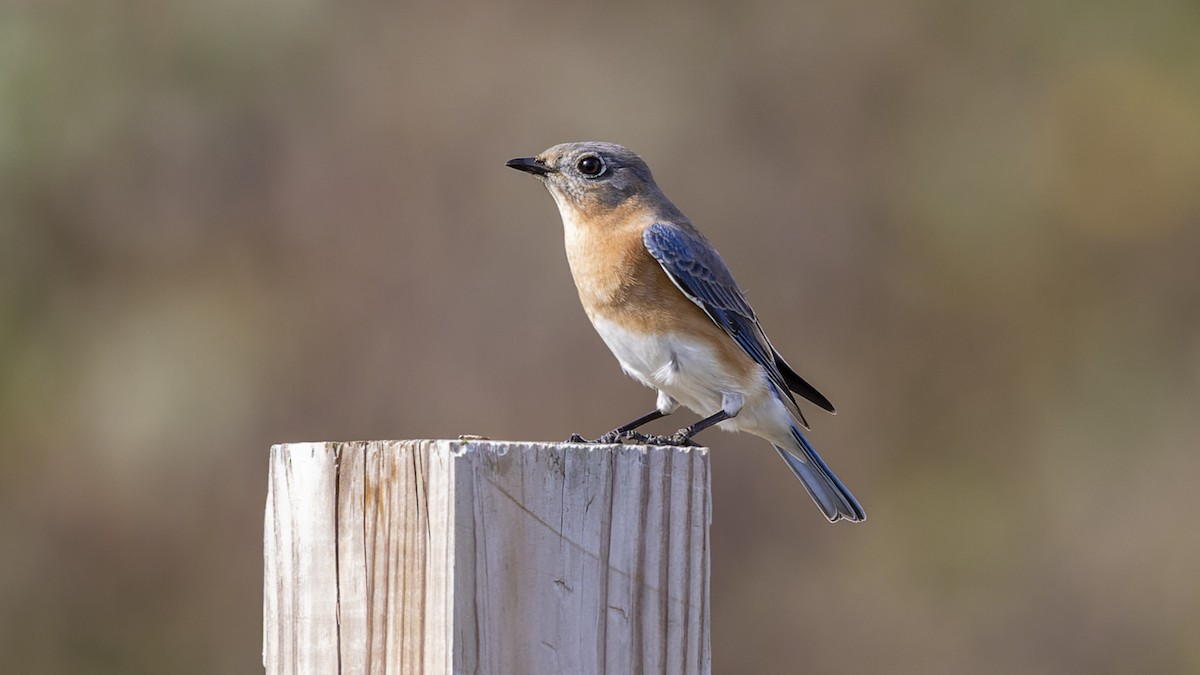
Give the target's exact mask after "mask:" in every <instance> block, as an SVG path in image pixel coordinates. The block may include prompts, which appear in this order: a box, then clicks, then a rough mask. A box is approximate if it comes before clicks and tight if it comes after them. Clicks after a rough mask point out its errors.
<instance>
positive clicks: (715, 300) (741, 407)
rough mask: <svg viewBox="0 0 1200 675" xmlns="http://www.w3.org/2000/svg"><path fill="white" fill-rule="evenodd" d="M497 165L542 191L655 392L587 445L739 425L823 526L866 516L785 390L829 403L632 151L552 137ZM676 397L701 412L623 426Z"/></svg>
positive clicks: (587, 284) (607, 337) (575, 266)
mask: <svg viewBox="0 0 1200 675" xmlns="http://www.w3.org/2000/svg"><path fill="white" fill-rule="evenodd" d="M507 166H510V167H512V168H514V169H518V170H520V171H525V172H527V173H531V174H533V175H534V176H537V177H538V178H539V179H541V181H542V183H544V184H545V186H546V188H547V189H548V190H549V191H550V195H551V196H552V197H554V201H555V203H557V204H558V211H559V214H560V215H561V216H562V221H563V229H564V232H565V237H566V247H567V260H568V261H569V263H570V266H571V275H572V276H573V277H574V278H575V285H576V287H578V289H579V299H580V301H582V303H583V309H584V311H586V312H587V315H588V318H589V319H591V321H592V325H593V326H595V328H596V331H597V332H598V333H599V334H600V337H601V338H602V339H603V340H604V343H605V344H607V345H608V348H609V349H610V350H612V353H613V355H615V356H616V357H617V360H618V361H620V362H621V368H623V369H624V370H625V372H626V373H628V374H629V375H630V376H631V377H633V378H634V379H636V380H638V381H639V382H641V383H642V384H644V385H646V386H647V387H650V388H652V389H655V390H657V391H658V401H657V407H656V409H655V410H654V411H652V412H650V413H648V414H646V415H644V416H642V417H640V418H638V419H636V420H634V421H632V422H630V423H629V424H625V425H622V426H620V427H617V428H616V429H613V430H612V431H610V432H609V433H607V434H605V435H604V436H601V437H600V438H599V439H597V440H598V441H599V442H616V441H619V440H622V439H629V438H634V439H638V440H643V441H647V440H648V441H651V442H656V443H662V442H667V443H674V444H687V443H690V439H691V437H692V436H693V435H695V434H696V433H698V432H700V431H702V430H704V429H707V428H708V427H710V426H713V425H718V426H719V427H721V428H722V429H725V430H727V431H739V430H740V431H748V432H750V433H752V434H754V435H756V436H759V437H761V438H764V439H766V440H767V441H770V443H771V444H772V445H774V446H775V449H776V450H777V451H779V456H780V457H782V458H783V460H784V461H785V462H787V465H788V467H789V468H791V470H792V472H793V473H795V474H796V477H797V478H799V479H800V482H801V483H803V484H804V487H805V489H806V490H808V494H809V495H810V496H811V497H812V498H813V501H814V502H816V503H817V506H819V507H820V508H821V511H822V512H824V513H825V517H826V518H828V519H829V520H830V522H833V521H836V520H839V519H843V518H844V519H846V520H849V521H851V522H859V521H862V520H864V519H865V518H866V516H865V515H864V514H863V510H862V507H861V506H859V505H858V502H857V501H856V500H855V499H854V496H853V495H851V494H850V491H849V490H847V489H846V486H844V485H842V482H841V481H840V480H838V478H837V476H835V475H833V472H832V471H830V470H829V467H827V466H825V462H823V461H821V458H820V457H819V456H818V455H817V452H816V451H815V450H813V447H812V446H811V445H809V443H808V440H807V439H805V438H804V435H803V434H802V433H801V427H804V428H805V429H807V428H808V423H807V422H806V421H805V419H804V415H803V414H802V413H801V411H800V407H799V405H797V403H796V399H795V397H793V395H792V392H795V393H797V394H799V395H800V396H802V397H804V398H806V399H808V400H809V401H811V402H812V403H814V404H816V405H817V406H818V407H820V408H824V409H825V410H827V411H829V412H831V413H832V412H834V409H833V404H831V403H830V402H829V399H827V398H825V397H824V396H823V395H822V394H821V393H820V392H818V391H817V390H816V388H814V387H813V386H812V385H810V384H809V383H808V382H805V381H804V379H803V378H801V377H800V376H799V375H797V374H796V372H795V371H794V370H792V368H791V366H789V365H788V364H787V362H786V361H784V360H783V357H782V356H780V355H779V352H777V351H775V348H774V347H773V346H772V345H771V341H770V340H768V339H767V336H766V334H765V333H764V332H763V330H762V327H761V326H759V323H758V319H757V317H755V315H754V310H752V309H751V308H750V304H749V303H748V302H747V301H746V297H745V296H744V295H743V294H742V291H741V290H740V289H739V288H738V285H737V282H735V281H734V279H733V275H732V274H731V273H730V272H729V268H728V267H726V266H725V262H724V261H723V260H721V256H720V255H719V254H718V253H717V251H716V249H714V248H713V246H712V244H710V243H709V241H708V239H707V238H705V236H704V235H703V234H701V233H700V231H699V230H697V229H696V227H695V226H693V225H692V222H691V221H690V220H688V219H687V217H686V216H684V215H683V213H682V212H680V210H679V209H678V208H676V207H675V205H674V204H672V203H671V201H670V200H668V199H667V197H666V195H664V194H663V193H662V190H660V189H659V187H658V185H657V184H655V182H654V178H653V176H651V175H650V168H649V167H648V166H646V163H645V162H644V161H642V158H641V157H638V156H637V155H636V154H634V153H633V152H631V151H630V150H628V149H626V148H624V147H622V146H619V145H614V144H612V143H593V142H586V143H564V144H562V145H556V146H554V147H552V148H550V149H548V150H546V151H545V152H543V153H542V154H540V155H538V156H537V157H520V158H517V159H512V160H509V161H508V162H507ZM680 404H683V405H684V406H687V407H688V408H690V409H691V410H692V411H694V412H695V413H697V414H698V415H700V416H701V417H702V418H703V419H701V420H700V421H699V422H697V423H695V424H693V425H691V426H689V427H686V428H684V429H680V430H679V432H677V433H676V434H674V435H673V436H670V437H666V438H664V437H660V436H644V435H642V434H638V433H636V432H635V431H634V429H637V428H638V427H640V426H641V425H643V424H645V423H647V422H649V421H651V420H655V419H658V418H660V417H663V416H665V415H669V414H670V413H672V412H674V411H675V410H676V409H677V408H678V407H679V405H680ZM572 440H583V439H582V438H580V437H578V436H572Z"/></svg>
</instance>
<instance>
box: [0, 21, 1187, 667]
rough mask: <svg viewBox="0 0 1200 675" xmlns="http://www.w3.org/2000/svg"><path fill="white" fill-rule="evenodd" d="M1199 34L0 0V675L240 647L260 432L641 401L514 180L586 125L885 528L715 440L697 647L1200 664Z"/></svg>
mask: <svg viewBox="0 0 1200 675" xmlns="http://www.w3.org/2000/svg"><path fill="white" fill-rule="evenodd" d="M1197 35H1200V10H1198V9H1197V5H1196V4H1195V3H1193V2H1184V1H1179V2H1151V3H1105V2H1060V3H1044V2H1036V1H1033V0H1015V1H1012V2H996V3H987V4H985V3H959V2H950V1H919V2H918V1H912V2H903V3H897V2H892V1H890V0H866V1H864V2H856V3H845V2H839V1H837V0H822V1H818V2H803V3H799V2H755V1H753V0H751V1H748V2H739V3H736V4H734V3H730V4H729V5H724V4H721V3H682V2H681V3H678V4H669V3H668V4H660V3H652V4H645V3H622V2H589V3H571V4H566V3H537V2H512V3H499V2H483V1H479V2H475V3H443V4H440V5H435V4H434V3H420V4H417V3H399V2H394V3H384V2H376V3H369V2H368V3H360V4H356V5H355V6H349V5H347V4H343V3H333V2H319V1H317V0H308V1H302V0H293V1H290V2H283V1H280V0H255V1H251V2H247V1H244V0H203V1H201V0H195V1H190V2H185V1H183V0H177V1H175V2H165V3H164V2H155V1H150V0H127V1H121V2H107V3H80V2H74V3H68V2H57V1H51V0H45V1H41V0H38V1H34V0H29V1H25V2H21V1H17V2H9V3H6V4H5V5H4V8H3V9H0V542H2V543H0V607H2V608H3V609H2V611H0V654H3V655H4V656H3V659H4V663H5V669H6V670H7V671H9V672H14V673H137V672H145V673H178V674H188V673H254V672H258V669H259V665H258V664H259V649H260V639H261V628H260V621H261V543H260V542H261V527H262V507H263V501H264V497H265V494H264V491H265V484H266V482H265V479H266V476H265V469H266V451H267V448H268V446H269V445H270V444H271V443H273V442H280V441H296V440H324V439H361V438H421V437H453V436H455V435H457V434H459V433H477V434H485V435H488V436H491V437H494V438H506V439H531V440H532V439H539V440H541V439H545V440H551V439H561V438H564V437H565V436H566V435H567V434H568V433H570V432H572V431H579V432H582V433H585V434H597V433H600V432H602V431H604V430H606V429H607V428H609V427H610V426H612V425H613V424H615V423H617V422H619V421H623V420H625V419H628V418H630V417H633V416H634V415H636V414H640V413H641V412H644V411H645V410H647V409H648V408H649V406H650V405H651V404H652V402H653V395H652V394H651V392H649V391H648V390H644V389H642V388H641V387H639V386H638V385H637V384H635V383H634V382H632V381H630V380H627V379H626V378H624V377H623V376H622V375H621V373H620V371H619V369H618V367H617V365H616V363H615V361H614V360H613V359H612V357H611V356H610V355H609V354H608V353H607V352H606V350H605V349H604V346H603V345H602V344H601V342H600V340H599V339H598V338H597V337H596V336H595V335H594V333H593V332H592V330H591V328H590V326H589V325H588V324H587V322H586V320H585V318H584V316H583V313H582V311H581V310H580V309H579V307H578V304H577V299H576V297H575V294H574V289H573V288H572V287H571V283H570V279H569V276H568V271H567V267H566V262H565V259H564V256H563V253H562V241H561V226H560V225H559V222H558V216H557V213H556V212H555V209H554V206H553V204H552V202H551V200H550V198H549V196H548V195H547V194H546V193H545V191H544V190H542V188H541V187H540V186H538V185H537V184H536V182H535V181H533V180H531V179H530V178H529V177H528V176H523V175H520V174H518V173H516V172H514V171H511V170H508V169H505V168H504V166H503V164H504V161H505V160H507V159H509V158H510V157H514V156H518V155H528V154H534V153H536V152H538V151H540V150H542V149H543V148H545V147H546V146H549V145H551V144H554V143H558V142H561V141H567V140H584V139H593V140H609V141H615V142H620V143H623V144H626V145H629V146H630V147H632V148H634V149H635V150H637V151H639V152H640V153H642V154H643V155H644V156H645V157H646V158H647V160H648V161H649V163H650V165H651V166H652V167H653V168H654V170H655V172H656V175H657V177H658V179H659V182H660V184H661V185H662V186H663V187H664V189H665V190H666V191H667V193H668V194H669V195H671V197H672V198H673V199H674V200H675V201H676V203H677V204H679V205H680V206H681V207H682V208H683V210H684V211H685V212H686V213H688V214H689V215H691V217H692V218H693V220H695V221H696V223H697V224H698V225H699V226H700V227H701V228H703V229H704V230H705V231H706V232H707V233H708V234H709V235H710V237H711V238H712V239H713V240H714V241H715V242H716V244H717V245H718V247H719V248H720V250H721V251H722V253H723V254H724V256H725V258H726V260H727V261H728V262H729V264H730V266H731V267H732V268H733V269H734V271H735V272H736V273H737V275H738V278H739V281H740V282H741V284H742V285H743V286H744V287H745V288H746V289H747V292H748V294H749V297H750V299H751V301H752V302H753V303H754V305H755V308H756V309H757V310H758V313H759V315H760V316H761V317H762V319H763V322H764V324H765V326H766V328H767V330H768V331H769V333H770V334H771V335H772V337H773V339H774V341H775V343H776V345H777V346H778V347H779V348H780V350H781V351H782V352H783V353H784V354H785V355H787V356H788V358H789V359H790V360H791V361H792V362H793V364H794V365H796V366H797V368H798V369H799V370H800V371H801V372H802V373H803V374H804V375H805V376H807V377H809V378H810V379H811V380H812V381H813V382H814V383H815V384H817V385H818V386H819V387H820V388H821V389H822V390H824V391H825V392H826V393H827V394H828V395H829V396H830V397H831V398H832V399H833V400H834V402H835V403H836V404H837V405H838V407H839V410H840V414H839V415H838V416H837V417H829V416H826V415H823V414H818V412H817V411H815V410H813V409H811V408H810V409H809V410H812V412H811V415H810V418H811V420H812V421H813V423H814V427H815V428H814V431H813V433H812V435H811V438H812V440H813V442H814V443H815V444H816V446H817V447H818V448H819V449H820V450H821V451H822V453H823V454H824V456H825V458H826V459H827V460H828V461H829V463H830V464H831V465H832V466H833V467H834V468H835V469H836V471H837V472H838V473H839V475H840V476H841V477H842V478H843V479H844V480H845V481H846V483H847V484H848V485H849V486H850V487H851V488H852V489H853V490H854V492H855V494H856V495H857V496H858V497H859V498H860V500H861V501H862V503H863V504H864V506H865V507H866V509H867V512H868V514H869V517H870V519H869V521H868V522H867V523H866V524H865V525H863V526H858V527H855V526H830V525H828V524H827V523H825V522H824V520H823V519H822V518H821V517H820V514H819V513H818V512H817V510H816V509H815V507H814V506H813V505H812V504H811V503H810V502H809V499H808V497H807V496H805V495H804V493H803V491H802V490H801V488H800V486H799V485H798V484H797V483H796V481H795V479H794V478H792V476H790V475H789V474H788V472H787V471H786V470H785V468H784V466H783V464H782V463H781V462H780V461H779V459H778V458H777V457H775V455H774V453H773V452H772V451H771V450H770V448H769V447H768V446H767V445H766V444H764V443H762V442H761V441H758V440H757V439H755V438H752V437H745V438H742V437H738V436H729V435H725V434H720V433H716V432H713V433H710V434H709V435H706V436H705V440H706V441H707V442H708V443H709V444H710V445H712V446H713V448H714V452H713V464H714V480H713V487H714V490H715V511H714V522H713V546H714V548H713V577H712V596H713V607H712V611H713V643H714V670H715V672H718V673H733V672H743V673H775V672H796V671H801V670H803V671H807V672H813V673H864V672H888V673H923V674H925V673H935V674H936V673H947V674H950V673H965V672H987V673H1131V672H1160V673H1166V672H1172V673H1182V672H1200V639H1198V637H1197V636H1200V583H1198V581H1197V579H1198V576H1200V527H1198V526H1197V523H1196V518H1195V516H1196V514H1197V511H1198V508H1200V490H1198V489H1197V486H1196V482H1197V479H1198V477H1200V454H1198V452H1197V450H1198V449H1200V414H1198V413H1200V405H1198V403H1200V396H1198V394H1200V262H1198V257H1200V227H1198V219H1200V189H1197V188H1198V186H1200V40H1197ZM688 419H693V418H690V417H687V418H684V419H681V420H679V421H681V422H682V421H687V420H688ZM655 428H661V429H662V430H669V429H672V428H673V425H671V424H662V425H661V427H655Z"/></svg>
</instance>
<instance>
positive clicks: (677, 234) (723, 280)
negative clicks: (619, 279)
mask: <svg viewBox="0 0 1200 675" xmlns="http://www.w3.org/2000/svg"><path fill="white" fill-rule="evenodd" d="M642 241H643V242H644V243H645V245H646V250H647V251H649V252H650V255H651V256H653V257H654V259H655V260H657V261H658V264H660V265H662V268H663V270H665V271H666V273H667V276H668V277H670V278H671V281H672V282H674V284H675V285H676V286H677V287H679V290H681V291H683V294H684V295H686V296H687V298H688V299H689V300H691V301H692V302H694V303H696V304H697V305H699V306H700V308H701V309H703V310H704V313H705V314H707V315H708V316H709V318H710V319H712V320H713V322H714V323H716V324H717V325H718V326H720V327H721V328H722V329H723V330H724V331H725V332H726V333H727V334H728V335H729V337H731V338H733V340H734V342H736V343H737V344H738V346H740V347H741V348H742V349H743V350H744V351H745V352H746V354H748V355H749V356H750V358H752V359H754V361H755V363H757V364H759V365H760V366H762V367H763V369H764V370H765V371H766V372H767V377H769V378H770V379H771V382H772V383H773V384H774V385H775V389H776V390H777V391H778V392H779V394H780V396H781V397H782V398H783V399H784V400H785V402H788V403H790V404H791V406H790V407H791V408H792V409H793V412H795V413H796V415H797V416H799V418H800V421H801V423H802V424H804V426H806V427H807V426H808V424H807V422H805V420H804V416H803V415H802V414H801V413H800V409H799V407H798V406H797V405H796V399H794V398H792V394H791V391H790V390H789V388H788V385H787V382H786V380H785V379H784V376H783V374H782V373H781V372H780V370H779V366H778V364H777V363H776V358H777V354H776V353H775V349H774V348H773V347H772V346H771V343H770V341H769V340H767V336H766V335H765V334H764V333H763V331H762V328H761V327H760V326H759V325H758V318H757V317H755V316H754V310H753V309H751V308H750V303H749V302H747V301H746V296H744V295H742V292H741V290H739V289H738V285H737V282H736V281H734V280H733V274H732V273H730V271H729V268H728V267H726V266H725V261H724V260H721V256H720V254H718V253H717V251H716V249H714V248H713V247H712V244H709V243H708V241H706V240H705V239H704V237H703V236H702V235H700V234H699V233H697V232H693V231H689V230H687V229H684V228H682V227H679V226H677V225H670V224H667V223H655V224H653V225H651V226H650V227H648V228H646V231H645V232H643V233H642Z"/></svg>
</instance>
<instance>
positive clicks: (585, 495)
mask: <svg viewBox="0 0 1200 675" xmlns="http://www.w3.org/2000/svg"><path fill="white" fill-rule="evenodd" d="M708 468H709V463H708V454H707V451H706V450H704V449H697V448H657V447H652V448H647V447H644V446H587V445H576V444H541V443H509V442H496V441H462V442H460V441H379V442H365V443H364V442H359V443H330V444H295V445H278V446H275V447H273V448H272V450H271V472H270V473H271V477H270V487H269V490H268V500H267V517H266V534H265V563H266V584H265V590H264V639H263V662H264V665H265V666H266V669H267V672H269V673H337V672H342V673H498V674H499V673H514V674H515V673H585V674H586V673H639V672H647V673H707V672H709V669H710V661H711V655H710V647H709V612H708V573H709V567H708V564H709V563H708V543H709V542H708V532H709V522H710V509H711V506H710V490H709V474H708ZM339 669H340V670H339Z"/></svg>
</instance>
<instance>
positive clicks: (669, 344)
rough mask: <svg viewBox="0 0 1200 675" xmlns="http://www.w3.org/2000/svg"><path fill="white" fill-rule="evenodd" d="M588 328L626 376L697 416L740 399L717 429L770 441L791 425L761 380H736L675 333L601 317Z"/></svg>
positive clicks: (706, 350) (707, 350)
mask: <svg viewBox="0 0 1200 675" xmlns="http://www.w3.org/2000/svg"><path fill="white" fill-rule="evenodd" d="M592 324H593V325H594V326H595V327H596V332H598V333H599V334H600V337H601V339H603V340H604V343H605V344H606V345H608V348H609V349H610V350H611V351H612V353H613V355H614V356H616V357H617V361H619V362H620V363H621V368H622V369H624V370H625V372H626V373H628V374H629V375H630V376H631V377H633V378H634V379H636V380H638V381H639V382H641V383H642V384H644V385H646V386H647V387H652V388H654V389H657V390H659V391H661V392H663V393H664V394H666V395H667V396H670V397H671V398H673V399H675V400H676V401H678V402H679V403H681V404H683V405H684V406H686V407H687V408H689V409H691V410H692V411H693V412H695V413H696V414H698V415H701V416H704V417H707V416H708V415H712V414H713V413H715V412H717V411H718V410H720V409H721V405H722V399H723V397H724V395H725V394H737V395H739V396H741V397H743V399H744V401H745V405H744V407H743V408H742V410H741V412H740V413H739V414H738V416H737V417H734V418H733V419H731V420H728V421H725V422H722V423H721V424H720V425H719V426H720V427H721V428H723V429H726V430H728V431H736V430H739V429H740V430H745V431H749V432H751V433H755V434H758V435H760V436H763V435H768V434H769V435H770V436H774V435H776V434H777V433H778V432H779V431H780V430H781V429H784V430H785V429H787V428H788V425H790V423H791V419H792V418H791V414H790V413H788V411H787V408H785V407H784V405H783V403H781V402H780V401H779V400H778V399H777V398H775V396H774V394H773V392H772V391H771V389H770V386H769V385H768V384H767V381H766V378H765V376H763V375H762V374H757V375H756V376H755V377H752V378H748V379H749V381H747V378H742V377H738V376H737V375H736V374H735V373H734V372H732V371H731V370H730V369H729V368H726V367H725V366H724V365H723V364H722V363H721V361H720V360H719V359H718V358H717V354H716V351H715V350H714V349H712V348H711V347H709V346H708V345H706V344H704V343H703V342H700V341H698V340H694V339H691V338H689V337H687V336H682V335H679V334H674V333H666V334H659V335H654V336H647V335H643V334H640V333H634V332H631V331H629V330H626V329H624V328H622V327H621V326H619V325H617V324H616V323H613V322H611V321H608V320H605V319H603V318H599V317H596V318H594V319H593V321H592Z"/></svg>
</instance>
